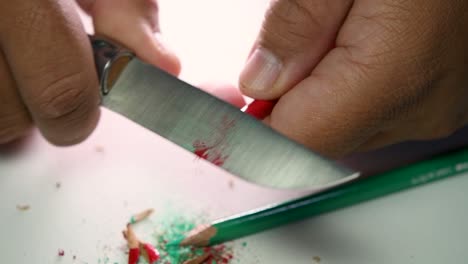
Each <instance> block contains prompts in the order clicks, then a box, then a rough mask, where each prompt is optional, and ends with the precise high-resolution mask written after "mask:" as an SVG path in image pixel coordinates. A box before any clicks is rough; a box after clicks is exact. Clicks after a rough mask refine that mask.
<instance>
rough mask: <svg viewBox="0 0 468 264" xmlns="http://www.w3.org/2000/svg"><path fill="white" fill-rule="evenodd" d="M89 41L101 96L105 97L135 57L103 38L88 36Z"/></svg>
mask: <svg viewBox="0 0 468 264" xmlns="http://www.w3.org/2000/svg"><path fill="white" fill-rule="evenodd" d="M89 39H90V41H91V46H92V48H93V53H94V62H95V64H96V70H97V73H98V77H99V86H100V90H101V95H102V96H105V95H107V94H108V93H109V91H110V90H111V89H112V86H114V84H115V82H116V81H117V79H118V77H119V75H120V73H121V72H122V71H123V69H125V66H127V64H128V63H129V62H130V61H131V60H132V59H133V58H134V57H135V55H134V54H133V53H132V52H131V51H129V50H126V49H124V48H122V47H120V46H118V45H116V44H114V43H112V42H111V41H109V40H106V39H104V38H100V37H96V36H89Z"/></svg>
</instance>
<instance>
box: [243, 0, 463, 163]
mask: <svg viewBox="0 0 468 264" xmlns="http://www.w3.org/2000/svg"><path fill="white" fill-rule="evenodd" d="M466 47H468V2H467V1H462V0H448V1H447V0H413V1H401V0H355V1H352V0H346V1H323V0H294V1H292V0H284V1H283V0H276V1H272V5H271V7H270V9H269V11H268V12H267V14H266V19H265V21H264V23H263V27H262V30H261V32H260V34H259V36H258V38H257V40H256V42H255V44H254V48H253V49H252V52H251V55H250V58H249V61H248V64H247V67H246V69H245V70H244V72H243V73H242V74H241V78H240V87H241V89H242V91H243V92H244V93H245V94H246V95H248V96H251V97H254V98H258V99H276V98H280V99H279V102H278V103H277V105H276V107H275V108H274V109H273V112H272V113H271V115H270V116H269V117H268V118H267V119H266V122H267V123H268V124H270V125H271V126H272V127H273V128H274V129H276V130H278V131H280V132H281V133H283V134H285V135H287V136H289V137H291V138H293V139H295V140H297V141H299V142H301V143H303V144H305V145H307V146H309V147H311V148H312V149H314V150H317V151H319V152H321V153H323V154H325V155H327V156H329V157H337V158H338V157H342V156H345V155H347V154H350V153H353V152H356V151H366V150H370V149H375V148H379V147H382V146H386V145H390V144H394V143H397V142H401V141H406V140H430V139H437V138H441V137H446V136H448V135H450V134H452V133H453V132H454V131H456V130H457V129H459V128H460V127H462V126H464V125H466V124H467V123H468V101H467V100H468V49H467V48H466Z"/></svg>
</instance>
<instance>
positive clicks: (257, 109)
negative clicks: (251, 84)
mask: <svg viewBox="0 0 468 264" xmlns="http://www.w3.org/2000/svg"><path fill="white" fill-rule="evenodd" d="M276 102H277V100H254V101H253V102H252V103H250V104H249V105H248V106H246V108H245V110H244V113H246V114H249V115H251V116H253V117H255V118H257V119H260V120H262V119H264V118H265V117H267V116H269V115H270V114H271V111H272V110H273V107H274V106H275V104H276Z"/></svg>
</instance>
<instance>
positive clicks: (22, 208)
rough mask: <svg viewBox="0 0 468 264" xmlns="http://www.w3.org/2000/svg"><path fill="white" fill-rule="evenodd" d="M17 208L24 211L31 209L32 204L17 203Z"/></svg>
mask: <svg viewBox="0 0 468 264" xmlns="http://www.w3.org/2000/svg"><path fill="white" fill-rule="evenodd" d="M16 209H17V210H18V211H22V212H24V211H28V210H29V209H31V206H30V205H29V204H18V205H16Z"/></svg>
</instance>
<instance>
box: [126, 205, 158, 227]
mask: <svg viewBox="0 0 468 264" xmlns="http://www.w3.org/2000/svg"><path fill="white" fill-rule="evenodd" d="M153 212H154V209H152V208H149V209H146V210H144V211H142V212H139V213H137V214H134V215H132V217H130V222H129V223H130V224H136V223H139V222H141V221H143V220H145V219H146V218H148V217H149V216H150V215H151V214H152V213H153Z"/></svg>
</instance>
